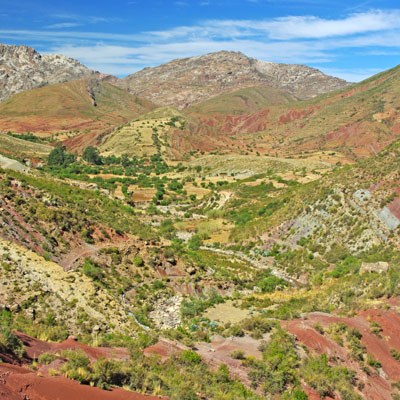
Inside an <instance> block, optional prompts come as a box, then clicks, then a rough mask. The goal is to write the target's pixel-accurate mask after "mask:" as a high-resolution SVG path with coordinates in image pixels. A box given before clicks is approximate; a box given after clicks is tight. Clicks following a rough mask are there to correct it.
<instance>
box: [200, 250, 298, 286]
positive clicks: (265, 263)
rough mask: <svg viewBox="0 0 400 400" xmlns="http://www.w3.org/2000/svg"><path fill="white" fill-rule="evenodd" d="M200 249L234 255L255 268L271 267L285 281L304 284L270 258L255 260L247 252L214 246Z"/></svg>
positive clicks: (272, 272)
mask: <svg viewBox="0 0 400 400" xmlns="http://www.w3.org/2000/svg"><path fill="white" fill-rule="evenodd" d="M200 249H201V250H207V251H212V252H214V253H218V254H224V255H227V256H233V257H235V258H238V259H239V260H242V261H246V262H248V263H249V264H251V265H252V266H253V267H255V268H258V269H269V270H271V274H273V275H275V276H277V277H278V278H281V279H284V280H285V281H287V282H289V283H291V284H293V285H301V284H302V283H301V282H300V281H299V280H297V279H295V278H293V277H291V276H289V275H288V274H286V273H285V272H283V271H282V270H278V269H276V268H274V267H273V263H272V260H271V259H270V258H266V257H263V258H261V260H255V259H253V258H251V257H249V256H248V255H247V254H244V253H242V252H240V251H233V250H224V249H216V248H214V247H208V246H201V247H200Z"/></svg>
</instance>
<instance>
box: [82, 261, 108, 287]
mask: <svg viewBox="0 0 400 400" xmlns="http://www.w3.org/2000/svg"><path fill="white" fill-rule="evenodd" d="M82 272H83V273H84V274H85V275H86V276H88V277H89V278H92V279H93V280H95V281H101V280H102V278H103V271H102V270H101V268H100V267H99V266H98V265H96V264H95V263H93V262H92V261H91V260H90V259H89V258H85V261H84V263H83V266H82Z"/></svg>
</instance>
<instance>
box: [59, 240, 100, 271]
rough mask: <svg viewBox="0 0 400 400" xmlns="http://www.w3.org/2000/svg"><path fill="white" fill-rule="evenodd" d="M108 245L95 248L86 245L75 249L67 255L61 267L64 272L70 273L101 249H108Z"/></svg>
mask: <svg viewBox="0 0 400 400" xmlns="http://www.w3.org/2000/svg"><path fill="white" fill-rule="evenodd" d="M106 246H107V245H101V246H98V245H97V246H95V245H92V244H88V243H85V244H84V245H83V246H80V247H75V248H73V249H71V251H70V252H69V253H68V254H66V255H65V256H64V257H63V258H62V259H61V260H60V265H61V267H62V268H63V270H64V271H70V270H71V269H73V268H74V266H75V263H76V262H77V261H78V260H80V259H82V258H86V257H90V256H93V255H95V254H96V253H97V252H98V251H99V250H100V249H101V248H103V247H106Z"/></svg>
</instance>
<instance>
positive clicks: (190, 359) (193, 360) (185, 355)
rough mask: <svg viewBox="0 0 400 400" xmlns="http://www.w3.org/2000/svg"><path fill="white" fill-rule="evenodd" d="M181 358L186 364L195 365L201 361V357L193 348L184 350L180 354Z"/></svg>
mask: <svg viewBox="0 0 400 400" xmlns="http://www.w3.org/2000/svg"><path fill="white" fill-rule="evenodd" d="M180 359H181V361H182V362H183V363H184V364H189V365H193V364H194V365H195V364H200V363H201V357H200V356H199V355H198V354H197V353H196V352H195V351H193V350H184V351H182V353H181V354H180Z"/></svg>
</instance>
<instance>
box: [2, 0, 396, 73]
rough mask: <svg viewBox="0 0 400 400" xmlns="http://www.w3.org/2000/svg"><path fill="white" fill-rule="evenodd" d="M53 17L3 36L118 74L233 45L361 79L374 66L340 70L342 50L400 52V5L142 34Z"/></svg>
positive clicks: (250, 52) (100, 19) (270, 57)
mask: <svg viewBox="0 0 400 400" xmlns="http://www.w3.org/2000/svg"><path fill="white" fill-rule="evenodd" d="M184 2H185V1H184ZM202 3H209V1H205V0H204V1H202ZM54 17H55V18H56V19H58V20H61V22H56V23H54V24H52V25H48V26H47V28H48V29H49V30H7V29H0V39H1V38H6V39H12V40H15V39H18V40H20V41H23V40H24V39H25V38H29V39H30V40H32V41H35V42H40V43H42V44H41V48H45V49H46V50H47V52H56V53H62V54H66V55H68V56H70V57H73V58H76V59H79V60H80V61H81V62H83V63H84V64H86V65H88V66H90V67H92V68H95V69H97V70H100V71H102V72H108V73H113V74H117V75H124V74H127V73H132V72H134V71H136V70H138V69H141V68H143V67H146V66H154V65H158V64H161V63H164V62H167V61H170V60H171V59H175V58H181V57H189V56H193V55H201V54H204V53H208V52H213V51H219V50H233V51H241V52H243V53H245V54H247V55H249V56H251V57H254V58H258V59H262V60H266V61H274V62H286V63H305V64H313V65H316V64H320V65H324V64H325V68H323V70H324V71H328V69H329V68H330V70H331V71H337V73H334V74H335V75H338V76H340V77H347V79H350V80H351V81H355V80H359V79H361V78H364V77H365V76H366V75H367V74H369V73H370V72H371V70H364V71H365V72H363V71H360V70H356V69H347V70H338V69H336V70H334V69H333V68H332V65H334V63H335V61H337V60H338V59H339V58H340V57H341V56H343V54H346V52H347V53H349V52H352V54H353V55H356V54H358V55H361V56H362V55H367V54H370V55H372V54H373V53H374V52H375V53H376V54H378V53H379V52H380V53H381V54H387V55H389V54H390V55H395V54H398V53H399V51H400V10H386V11H382V10H371V11H369V12H364V13H356V14H351V15H348V16H345V17H343V18H342V19H335V20H331V19H322V18H318V17H315V16H288V17H284V18H272V19H268V20H265V19H264V20H256V21H248V20H207V21H200V22H199V23H197V24H194V25H192V26H177V27H174V28H171V29H166V30H159V31H146V32H139V33H136V34H126V33H108V32H87V31H77V30H70V29H68V30H67V29H66V28H73V27H76V26H77V25H80V24H87V23H97V22H109V21H111V20H112V18H103V17H95V16H94V17H85V18H84V19H79V18H80V17H79V16H77V15H74V14H61V15H60V14H58V15H56V16H54ZM63 28H64V30H63ZM50 29H54V30H50ZM56 29H58V30H56ZM357 77H358V78H357Z"/></svg>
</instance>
